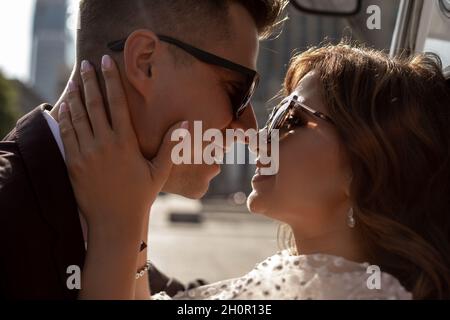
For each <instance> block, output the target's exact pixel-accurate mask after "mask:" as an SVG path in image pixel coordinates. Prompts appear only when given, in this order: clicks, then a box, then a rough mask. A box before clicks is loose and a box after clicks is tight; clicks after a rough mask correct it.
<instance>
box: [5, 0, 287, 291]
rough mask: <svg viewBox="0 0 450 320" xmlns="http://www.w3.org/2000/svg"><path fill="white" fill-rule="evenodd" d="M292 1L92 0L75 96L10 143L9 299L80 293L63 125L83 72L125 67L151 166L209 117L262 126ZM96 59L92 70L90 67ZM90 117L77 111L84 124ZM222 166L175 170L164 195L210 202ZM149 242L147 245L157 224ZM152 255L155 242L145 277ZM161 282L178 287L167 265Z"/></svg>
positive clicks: (81, 234)
mask: <svg viewBox="0 0 450 320" xmlns="http://www.w3.org/2000/svg"><path fill="white" fill-rule="evenodd" d="M284 5H285V1H282V0H252V1H248V0H242V1H238V0H233V1H232V0H215V1H212V0H147V1H143V0H129V1H123V0H83V1H81V4H80V25H79V30H78V34H77V56H76V65H75V68H74V72H73V74H72V76H71V79H70V80H69V82H68V85H67V88H66V91H65V92H64V93H63V94H62V95H61V99H60V100H59V102H57V103H56V105H55V106H54V107H51V106H49V105H43V106H40V107H38V108H37V109H36V110H34V111H33V112H31V113H30V114H28V115H26V116H25V117H23V118H22V119H21V120H20V121H19V122H18V124H17V127H16V128H15V129H14V130H13V131H12V132H11V133H10V134H9V135H8V136H7V137H6V138H5V139H4V141H3V142H1V143H0V220H1V224H0V225H1V226H2V229H3V230H2V231H1V232H0V234H1V235H0V239H1V243H2V250H1V253H0V271H1V273H0V295H1V296H4V297H6V298H13V299H24V298H26V299H76V298H77V296H78V291H77V290H76V289H77V288H75V289H74V288H72V287H71V286H70V285H69V286H68V278H69V276H70V272H69V273H68V267H70V266H83V262H84V258H85V249H86V247H85V245H86V243H85V241H87V239H86V229H87V225H86V223H85V221H84V219H83V216H82V214H80V213H79V212H78V207H77V203H76V200H75V198H74V195H73V191H72V188H71V185H70V181H69V178H68V175H67V170H66V167H65V163H64V148H63V147H62V143H61V138H60V133H59V130H58V126H57V121H58V111H59V107H60V104H61V102H62V101H63V99H64V98H65V96H66V95H67V92H68V91H70V90H71V89H73V88H74V87H80V84H81V79H80V76H79V75H80V69H83V68H92V67H94V68H95V69H96V70H100V61H101V57H102V56H103V55H104V54H105V53H107V54H109V55H111V56H112V57H113V58H114V60H115V61H116V62H117V63H118V67H119V69H120V73H121V77H122V82H123V85H124V88H125V93H126V96H127V100H128V104H129V108H130V110H129V111H130V115H131V119H132V122H133V126H134V129H135V131H136V134H137V138H138V141H139V145H140V149H141V152H142V154H143V155H144V156H145V157H146V158H147V159H151V158H152V157H153V156H154V155H155V154H156V152H157V150H158V148H159V146H160V143H161V141H162V138H163V135H164V133H165V132H166V130H167V129H168V128H169V127H170V125H171V124H173V123H176V122H177V121H181V120H189V121H194V120H201V121H202V123H203V129H204V130H207V129H210V128H216V129H220V130H223V131H225V130H226V129H229V128H234V129H244V130H247V129H249V128H255V127H256V120H255V117H254V113H253V110H252V107H251V105H250V104H249V101H248V98H250V97H251V94H252V92H253V89H254V86H255V84H256V81H257V75H256V72H254V70H255V69H256V63H257V56H258V49H259V45H258V40H259V38H261V37H263V36H265V35H267V34H268V32H269V31H270V29H271V28H272V27H273V26H275V25H276V24H277V22H278V21H279V16H280V14H281V12H282V9H283V8H284ZM199 49H200V50H199ZM219 57H220V58H219ZM85 60H86V61H89V62H90V64H89V63H81V62H82V61H85ZM95 80H96V79H95V78H92V79H90V81H95ZM101 87H102V91H103V92H104V83H103V82H101ZM87 103H88V104H89V105H95V104H96V103H97V104H101V103H102V102H100V101H97V102H96V101H87ZM85 116H86V115H85V114H78V115H72V117H73V122H74V125H75V126H76V125H77V120H79V119H82V118H83V117H85ZM77 117H79V118H78V119H77ZM219 171H220V167H219V166H217V165H180V166H175V167H174V169H173V170H172V172H171V175H170V177H169V179H168V181H167V183H166V185H165V186H164V189H163V191H164V192H169V193H175V194H180V195H183V196H186V197H190V198H200V197H202V196H203V195H204V194H205V192H206V191H207V190H208V186H209V182H210V181H211V179H213V178H214V177H215V176H216V175H217V174H218V173H219ZM142 235H143V237H142V239H145V238H146V235H147V226H146V225H145V226H143V230H142ZM146 259H147V252H146V249H145V248H144V247H143V251H142V252H141V254H140V257H139V263H138V265H137V266H136V270H139V269H141V268H142V266H143V265H145V262H146ZM150 278H151V279H150V284H151V286H152V288H151V289H152V290H151V291H152V292H155V293H156V292H158V291H160V290H167V288H166V287H165V286H166V282H167V280H168V279H167V278H166V277H165V276H164V275H162V274H160V273H159V272H158V271H157V269H153V272H152V270H150ZM147 284H148V278H147V276H144V277H142V278H141V279H139V280H138V282H137V285H136V297H137V298H140V297H142V298H143V297H145V296H146V295H147V294H148V288H147V287H148V285H147ZM177 288H180V286H178V287H177V286H175V287H174V288H172V293H176V289H177ZM71 289H74V290H71ZM169 291H170V289H169Z"/></svg>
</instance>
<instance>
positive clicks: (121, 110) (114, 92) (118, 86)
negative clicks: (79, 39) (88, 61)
mask: <svg viewBox="0 0 450 320" xmlns="http://www.w3.org/2000/svg"><path fill="white" fill-rule="evenodd" d="M102 71H103V77H104V79H105V84H106V94H107V97H108V103H109V108H110V111H111V121H112V125H113V128H114V131H115V132H117V133H118V134H122V133H125V134H127V133H129V132H131V130H132V124H131V119H130V113H129V110H128V102H127V98H126V95H125V90H124V89H123V84H122V80H121V78H120V74H119V70H118V69H117V66H116V64H115V62H114V60H113V59H112V58H111V57H110V56H108V55H105V56H103V58H102Z"/></svg>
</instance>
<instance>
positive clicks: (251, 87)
mask: <svg viewBox="0 0 450 320" xmlns="http://www.w3.org/2000/svg"><path fill="white" fill-rule="evenodd" d="M158 38H159V40H161V41H164V42H166V43H169V44H172V45H174V46H176V47H178V48H180V49H182V50H184V51H186V52H187V53H189V54H190V55H192V56H193V57H195V58H197V59H198V60H200V61H202V62H204V63H207V64H210V65H215V66H219V67H222V68H225V69H228V70H231V71H234V72H237V73H239V74H240V75H242V76H243V81H242V82H241V84H240V85H239V87H236V88H235V89H234V90H233V93H231V94H230V100H231V105H232V108H233V114H234V116H235V118H236V119H238V118H239V117H240V116H241V115H242V113H243V112H244V111H245V109H246V108H247V107H248V106H249V104H250V100H251V98H252V96H253V94H254V93H255V91H256V88H257V87H258V84H259V78H260V77H259V74H258V73H257V72H256V71H255V70H252V69H249V68H247V67H244V66H242V65H240V64H237V63H234V62H232V61H230V60H227V59H224V58H222V57H219V56H216V55H214V54H212V53H209V52H206V51H203V50H201V49H198V48H196V47H193V46H191V45H189V44H187V43H184V42H182V41H180V40H177V39H174V38H172V37H168V36H164V35H158ZM126 40H127V39H122V40H118V41H113V42H110V43H108V48H109V49H110V50H112V51H115V52H121V51H123V50H124V48H125V43H126Z"/></svg>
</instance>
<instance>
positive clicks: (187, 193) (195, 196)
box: [162, 183, 209, 200]
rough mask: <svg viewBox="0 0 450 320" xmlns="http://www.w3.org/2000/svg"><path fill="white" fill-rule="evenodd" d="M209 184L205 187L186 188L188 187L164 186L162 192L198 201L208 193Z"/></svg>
mask: <svg viewBox="0 0 450 320" xmlns="http://www.w3.org/2000/svg"><path fill="white" fill-rule="evenodd" d="M208 189H209V183H207V184H206V186H198V185H197V186H188V187H185V188H183V187H180V186H179V185H178V186H165V187H164V188H163V190H162V192H165V193H171V194H176V195H179V196H182V197H185V198H188V199H192V200H199V199H201V198H203V197H204V196H205V194H206V193H207V192H208Z"/></svg>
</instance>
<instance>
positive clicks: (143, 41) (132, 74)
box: [124, 29, 160, 97]
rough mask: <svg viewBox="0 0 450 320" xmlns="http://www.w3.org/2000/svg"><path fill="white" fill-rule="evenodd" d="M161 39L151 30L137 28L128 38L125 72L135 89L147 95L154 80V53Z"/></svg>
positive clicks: (143, 95) (125, 52) (142, 94)
mask: <svg viewBox="0 0 450 320" xmlns="http://www.w3.org/2000/svg"><path fill="white" fill-rule="evenodd" d="M159 46H160V41H159V39H158V37H157V35H156V34H155V33H153V32H152V31H149V30H145V29H142V30H136V31H134V32H133V33H132V34H131V35H130V36H129V37H128V39H127V42H126V44H125V49H124V68H125V74H126V76H127V78H128V81H129V82H130V84H131V85H132V86H133V87H134V89H135V90H136V91H137V92H138V93H140V94H141V96H142V97H146V95H148V93H149V92H150V90H149V88H150V87H151V85H152V81H153V71H152V70H153V64H154V62H155V59H154V56H155V55H154V54H155V51H156V50H157V49H158V48H159Z"/></svg>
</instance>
